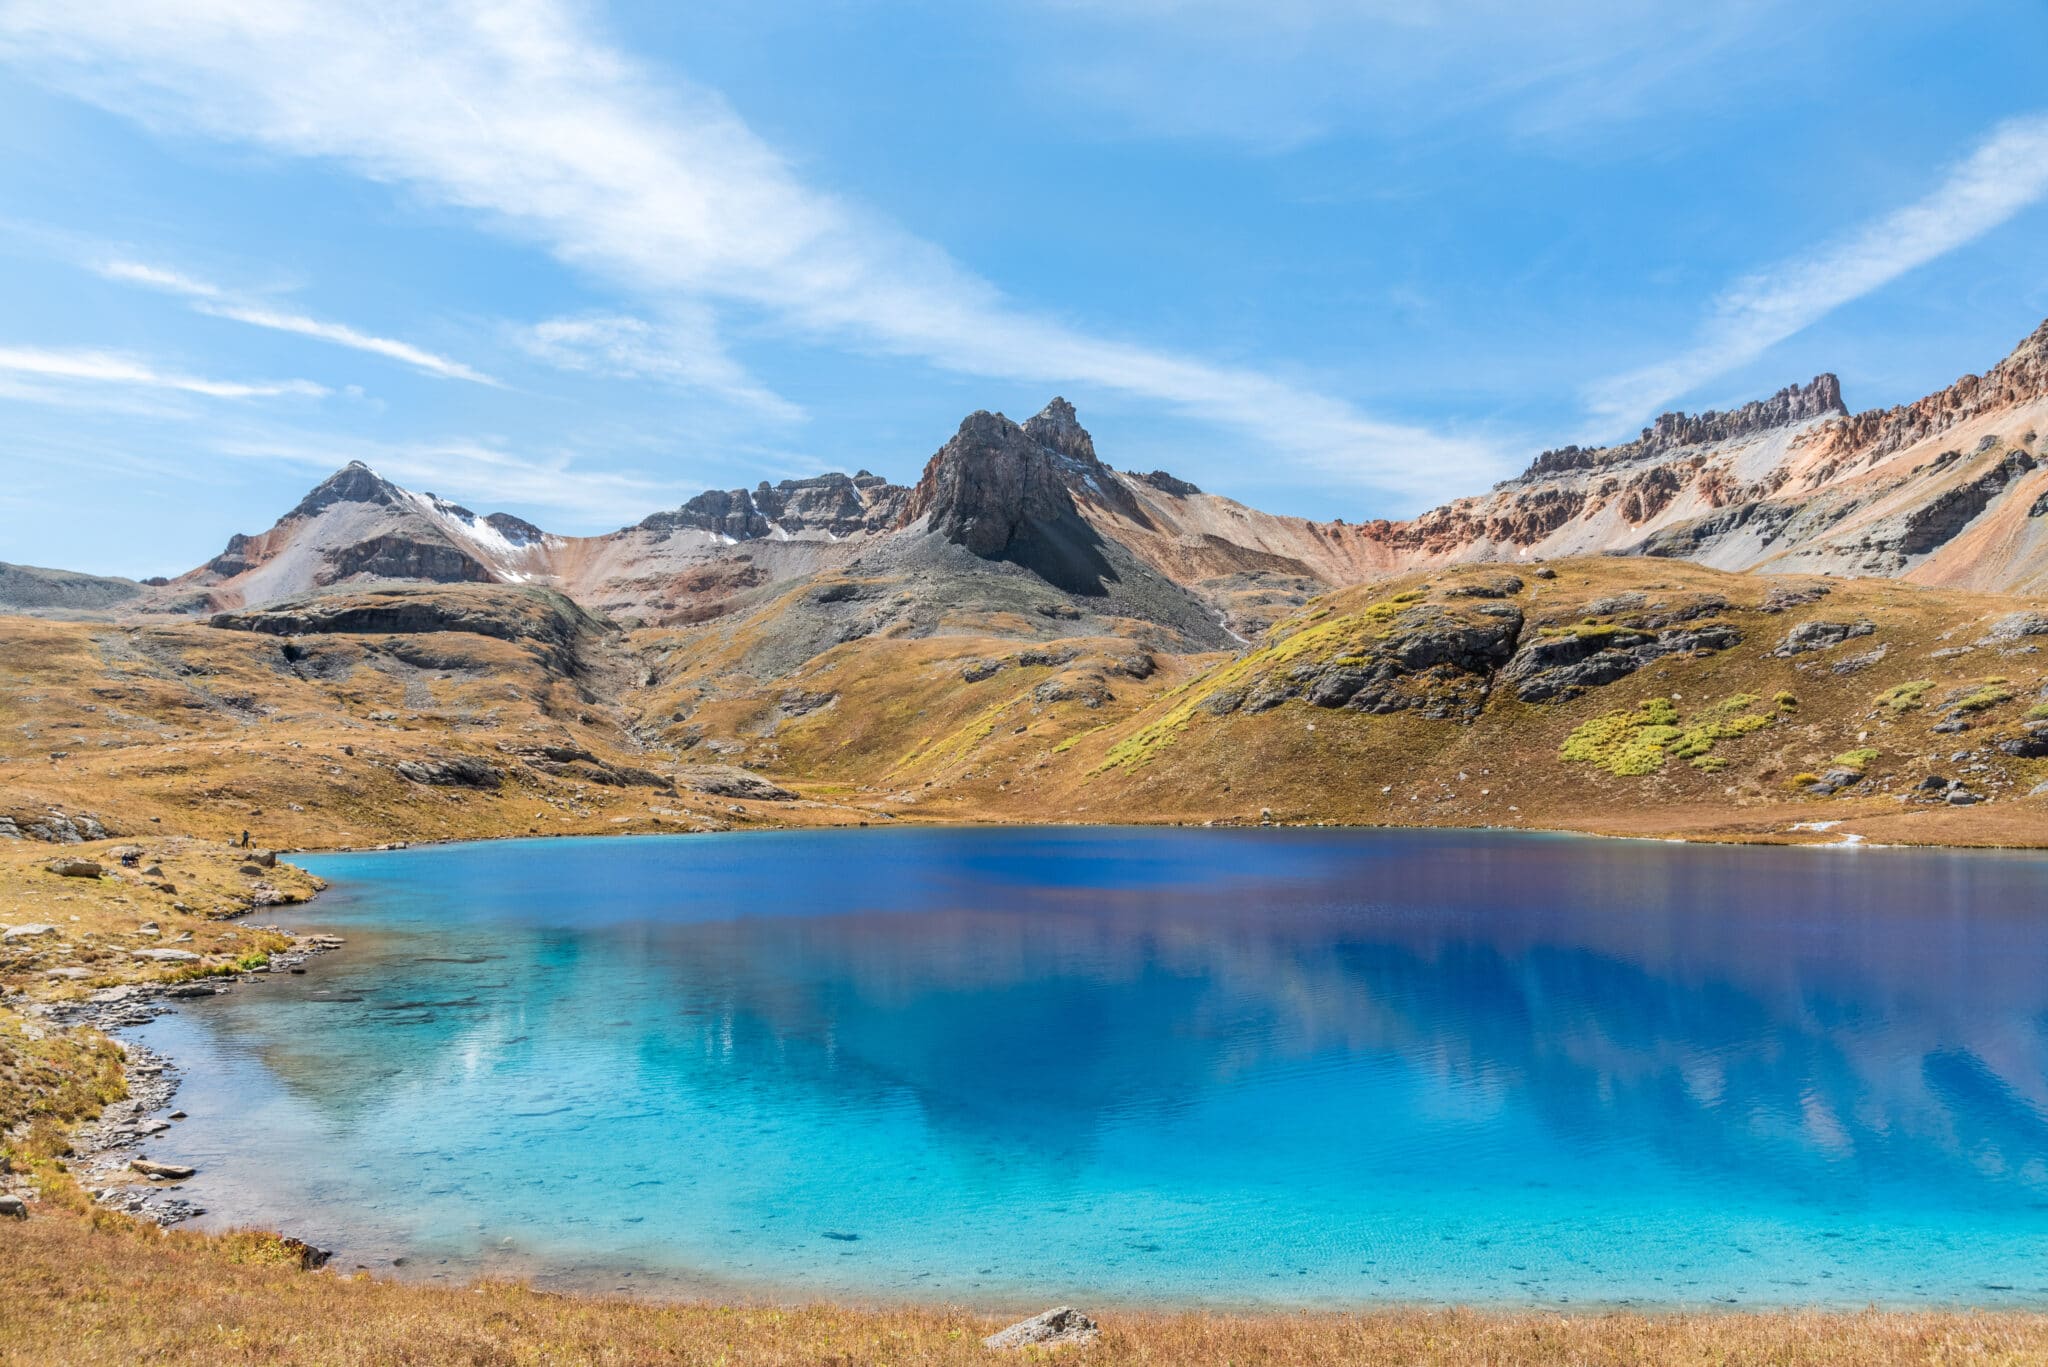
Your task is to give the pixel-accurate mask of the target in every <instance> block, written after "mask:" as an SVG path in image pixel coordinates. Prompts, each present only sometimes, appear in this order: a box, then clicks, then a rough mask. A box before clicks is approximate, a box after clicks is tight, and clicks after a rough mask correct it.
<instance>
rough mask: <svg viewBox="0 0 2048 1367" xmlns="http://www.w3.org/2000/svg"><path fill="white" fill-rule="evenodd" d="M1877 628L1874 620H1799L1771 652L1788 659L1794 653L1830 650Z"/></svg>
mask: <svg viewBox="0 0 2048 1367" xmlns="http://www.w3.org/2000/svg"><path fill="white" fill-rule="evenodd" d="M1876 630H1877V625H1876V623H1874V622H1866V621H1857V622H1801V623H1800V624H1799V625H1798V626H1796V627H1794V628H1792V630H1790V631H1788V632H1786V633H1785V639H1784V640H1782V641H1780V642H1778V645H1777V648H1776V649H1774V650H1773V651H1771V654H1772V655H1773V656H1775V657H1776V658H1778V659H1780V660H1789V659H1791V658H1792V657H1793V656H1794V655H1804V654H1806V653H1808V652H1809V651H1815V650H1832V649H1833V648H1834V647H1836V646H1838V645H1840V644H1842V642H1844V641H1850V640H1854V639H1855V638H1856V637H1858V636H1868V635H1870V634H1871V633H1872V632H1874V631H1876Z"/></svg>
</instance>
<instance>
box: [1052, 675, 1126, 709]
mask: <svg viewBox="0 0 2048 1367" xmlns="http://www.w3.org/2000/svg"><path fill="white" fill-rule="evenodd" d="M1031 700H1032V701H1033V702H1036V703H1056V702H1077V703H1079V704H1081V706H1083V707H1100V706H1102V705H1103V704H1104V703H1106V702H1114V701H1115V700H1116V695H1115V694H1113V693H1111V692H1110V691H1109V685H1108V684H1106V683H1104V682H1103V681H1102V679H1101V678H1100V677H1098V676H1096V675H1093V674H1081V675H1067V676H1062V677H1060V678H1055V679H1047V680H1046V681H1045V682H1044V683H1041V684H1039V685H1038V686H1037V687H1036V688H1034V689H1032V690H1031Z"/></svg>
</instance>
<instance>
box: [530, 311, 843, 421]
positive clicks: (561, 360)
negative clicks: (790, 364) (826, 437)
mask: <svg viewBox="0 0 2048 1367" xmlns="http://www.w3.org/2000/svg"><path fill="white" fill-rule="evenodd" d="M678 313H679V315H680V316H678V317H676V318H675V319H673V320H672V321H670V322H667V323H663V324H655V323H650V322H648V321H647V320H646V319H644V318H634V317H630V316H627V315H623V314H602V313H593V314H583V315H580V316H577V317H571V318H548V319H544V320H543V321H541V322H538V323H534V324H531V325H529V326H527V327H523V328H519V329H517V330H516V331H515V332H514V334H513V340H514V341H515V342H516V343H517V344H518V345H519V347H520V348H521V349H522V350H524V351H525V352H526V353H527V354H528V355H530V356H532V357H534V358H535V359H536V360H540V361H544V362H546V363H547V364H548V365H551V366H554V367H555V368H556V369H558V370H567V371H574V372H576V373H579V374H585V375H602V376H606V377H609V378H611V379H619V380H651V381H654V382H656V383H659V384H667V385H674V386H677V387H679V388H685V389H701V390H709V391H712V392H715V393H718V394H721V395H723V396H724V397H725V398H727V399H728V400H730V401H732V402H735V403H738V404H741V405H743V406H744V407H747V408H750V409H752V410H754V411H755V412H757V413H760V414H762V415H764V416H767V417H771V418H775V419H777V420H780V421H785V422H787V421H794V420H796V419H798V418H801V417H802V416H803V410H802V409H801V408H799V407H797V406H796V405H795V404H793V403H791V402H789V401H788V400H787V399H785V398H783V397H782V396H781V395H779V394H776V393H774V392H773V391H771V390H769V389H768V388H766V387H765V386H763V385H761V384H759V383H758V382H756V381H755V380H754V379H753V378H752V377H751V376H749V375H748V374H747V372H746V370H745V368H744V367H742V366H740V365H738V364H736V363H735V362H734V361H733V359H732V357H731V356H730V355H729V354H727V352H726V351H725V349H724V348H723V347H721V346H720V345H719V343H718V337H717V333H716V324H715V321H714V320H713V319H712V317H711V313H710V310H709V309H687V310H679V311H678Z"/></svg>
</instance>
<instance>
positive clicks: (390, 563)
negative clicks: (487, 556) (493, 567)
mask: <svg viewBox="0 0 2048 1367" xmlns="http://www.w3.org/2000/svg"><path fill="white" fill-rule="evenodd" d="M327 563H328V565H329V566H330V567H331V572H330V575H329V579H328V582H330V583H331V582H334V581H335V580H341V579H351V578H354V577H355V576H357V575H367V576H369V577H371V578H373V579H416V580H420V581H422V582H424V583H429V584H491V583H496V582H497V576H496V575H495V574H493V573H491V571H490V569H489V567H487V566H486V565H485V564H484V563H483V562H482V561H480V560H478V559H477V558H476V557H475V556H473V555H471V554H469V553H468V552H467V551H464V550H462V549H461V548H460V547H457V546H451V545H449V544H448V543H447V542H445V541H438V540H432V541H430V540H423V539H418V538H414V537H409V536H396V535H394V536H373V537H371V538H369V539H368V540H366V541H358V542H356V543H354V544H353V545H349V546H343V547H340V548H338V549H337V550H335V551H334V553H333V554H331V555H330V556H329V557H328V560H327Z"/></svg>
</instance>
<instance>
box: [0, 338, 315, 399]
mask: <svg viewBox="0 0 2048 1367" xmlns="http://www.w3.org/2000/svg"><path fill="white" fill-rule="evenodd" d="M0 372H4V373H7V374H12V375H26V376H32V377H35V378H37V379H42V380H57V381H65V382H74V381H75V382H80V383H85V384H103V385H117V386H124V387H136V388H142V389H161V390H173V391H176V392H178V393H181V394H200V395H204V396H205V397H207V398H211V399H262V398H275V397H279V396H283V395H293V396H298V397H305V398H318V397H320V396H321V395H324V394H326V393H328V392H329V391H328V389H327V387H326V386H325V385H318V384H314V383H313V382H312V381H311V380H263V381H243V380H211V379H205V378H203V377H201V376H197V375H185V374H180V373H179V372H177V371H173V370H163V369H160V368H158V367H157V366H155V365H154V364H152V363H150V362H148V361H145V360H142V359H140V358H138V357H135V356H128V355H123V354H122V353H120V352H114V351H89V350H79V349H72V348H53V347H0Z"/></svg>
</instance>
